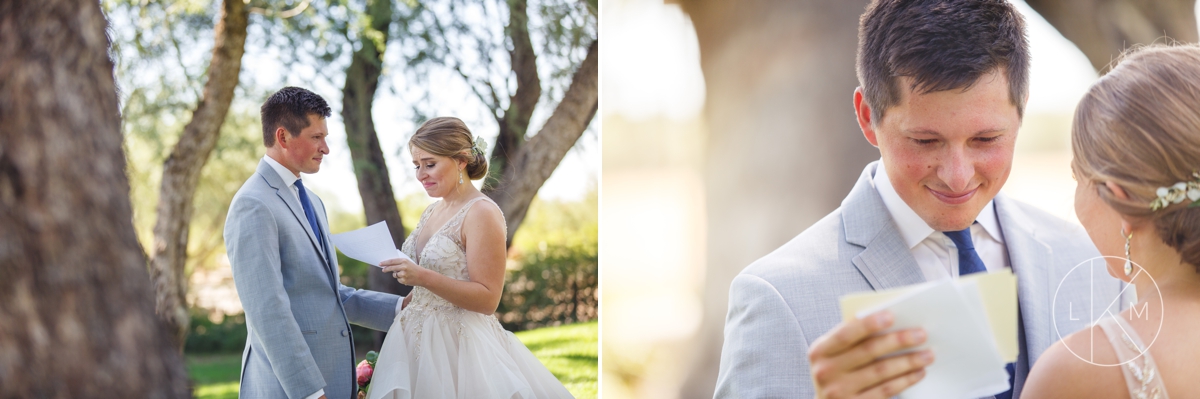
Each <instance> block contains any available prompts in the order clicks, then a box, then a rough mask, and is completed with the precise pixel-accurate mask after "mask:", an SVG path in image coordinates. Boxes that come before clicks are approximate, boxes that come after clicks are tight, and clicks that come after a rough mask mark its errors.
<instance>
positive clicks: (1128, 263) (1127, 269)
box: [1121, 227, 1133, 276]
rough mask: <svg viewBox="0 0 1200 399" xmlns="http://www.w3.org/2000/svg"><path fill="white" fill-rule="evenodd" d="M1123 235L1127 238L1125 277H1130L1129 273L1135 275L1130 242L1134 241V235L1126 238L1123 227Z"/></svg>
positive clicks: (1130, 234) (1131, 234)
mask: <svg viewBox="0 0 1200 399" xmlns="http://www.w3.org/2000/svg"><path fill="white" fill-rule="evenodd" d="M1121 235H1122V236H1125V275H1126V276H1128V275H1129V273H1133V262H1132V261H1130V260H1129V240H1132V239H1133V233H1129V235H1127V236H1126V235H1125V228H1124V227H1122V228H1121Z"/></svg>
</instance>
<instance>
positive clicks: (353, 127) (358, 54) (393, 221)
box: [342, 0, 412, 350]
mask: <svg viewBox="0 0 1200 399" xmlns="http://www.w3.org/2000/svg"><path fill="white" fill-rule="evenodd" d="M367 14H368V15H369V16H370V20H371V23H370V30H371V31H372V32H371V34H367V33H366V32H364V33H362V34H360V35H359V41H360V44H361V46H362V47H361V48H360V49H359V50H358V51H355V52H354V56H353V58H352V59H351V61H350V67H349V68H347V69H346V84H345V87H344V88H343V89H342V120H343V121H344V122H345V124H346V142H347V144H348V145H349V147H350V159H351V161H352V162H353V164H354V175H355V176H356V177H357V178H358V194H359V196H360V197H362V203H363V210H365V211H366V216H367V225H368V226H369V225H372V224H375V223H378V222H380V221H387V225H388V230H390V232H391V233H392V241H394V242H395V243H396V247H397V248H399V247H400V246H401V245H404V238H405V233H404V224H402V223H401V222H400V208H399V207H398V206H397V205H396V196H395V194H394V193H393V192H392V182H391V180H390V178H389V176H388V169H387V163H385V162H384V158H383V150H382V149H381V148H380V146H379V136H377V135H376V132H375V122H374V119H372V117H371V109H372V107H373V104H374V103H375V90H376V89H377V88H378V87H379V76H380V74H382V72H383V52H384V50H385V49H386V46H387V32H388V28H389V27H390V25H391V23H392V1H391V0H371V1H368V2H367ZM364 31H365V30H364ZM372 270H373V269H372ZM367 288H369V289H371V290H373V291H380V292H390V293H393V294H398V295H408V293H409V292H410V291H412V287H410V286H407V285H402V284H400V283H399V282H397V281H396V279H394V278H391V276H390V275H389V274H387V273H368V276H367ZM385 334H386V333H384V332H382V331H375V332H373V337H374V339H375V343H374V347H375V349H376V350H378V349H379V348H380V346H381V345H383V338H384V336H385Z"/></svg>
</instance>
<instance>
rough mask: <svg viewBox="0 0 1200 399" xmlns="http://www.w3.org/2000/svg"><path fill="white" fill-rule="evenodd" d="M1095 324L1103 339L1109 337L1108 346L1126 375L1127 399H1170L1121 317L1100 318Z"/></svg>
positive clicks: (1154, 367) (1150, 360) (1138, 340)
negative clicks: (1098, 327)
mask: <svg viewBox="0 0 1200 399" xmlns="http://www.w3.org/2000/svg"><path fill="white" fill-rule="evenodd" d="M1096 324H1097V325H1098V326H1100V328H1101V329H1102V330H1104V335H1107V336H1108V342H1109V344H1111V345H1112V348H1113V351H1114V352H1116V354H1117V361H1118V362H1120V363H1121V372H1122V373H1123V374H1124V375H1125V386H1126V387H1128V388H1129V397H1130V398H1133V399H1169V397H1168V396H1167V389H1166V387H1165V386H1164V385H1163V380H1162V376H1161V375H1160V374H1159V372H1158V366H1157V365H1156V364H1155V363H1154V358H1153V357H1152V356H1150V351H1149V350H1148V349H1149V348H1147V347H1146V345H1145V344H1144V343H1143V342H1142V340H1141V338H1140V337H1138V335H1137V331H1134V329H1133V327H1132V326H1130V325H1129V323H1128V322H1126V321H1125V320H1124V319H1122V316H1120V315H1118V316H1116V317H1108V318H1102V319H1100V321H1098V322H1096Z"/></svg>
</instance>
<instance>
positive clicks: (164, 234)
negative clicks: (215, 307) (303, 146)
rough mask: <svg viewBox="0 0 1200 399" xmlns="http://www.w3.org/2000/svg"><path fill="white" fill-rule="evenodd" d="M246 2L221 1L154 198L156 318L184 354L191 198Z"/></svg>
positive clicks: (217, 119)
mask: <svg viewBox="0 0 1200 399" xmlns="http://www.w3.org/2000/svg"><path fill="white" fill-rule="evenodd" d="M248 16H249V15H248V12H247V9H246V4H245V2H243V1H240V0H229V1H225V2H224V8H223V9H222V11H221V20H220V22H217V26H216V39H215V40H214V42H213V54H212V61H211V62H210V63H209V66H208V82H207V83H205V84H204V93H203V94H202V96H201V97H200V103H199V104H198V105H196V111H195V112H193V113H192V120H191V121H190V122H188V124H187V126H184V128H183V134H182V135H180V136H179V142H178V143H176V144H175V149H174V150H172V151H171V156H170V157H168V158H167V161H166V162H165V163H164V164H163V174H162V188H161V189H160V190H159V197H158V212H157V213H158V215H157V216H158V219H157V220H156V221H155V223H154V244H153V245H154V247H153V248H151V261H150V276H151V278H152V279H153V280H154V287H155V291H156V294H157V295H156V298H155V299H156V304H157V307H156V309H157V312H158V315H159V317H162V318H163V319H164V320H166V321H167V324H168V325H169V326H171V328H172V330H173V331H174V334H175V338H176V339H177V340H178V342H177V343H178V345H179V348H180V349H181V350H182V348H183V342H184V338H185V337H186V335H187V328H188V309H187V275H186V273H185V272H184V265H185V263H186V261H187V246H188V245H187V244H188V226H189V225H190V224H191V220H192V200H193V198H194V197H195V193H196V184H197V183H198V182H199V180H200V170H201V169H202V168H204V163H205V162H208V156H209V154H211V153H212V150H213V147H215V146H216V144H217V137H218V136H219V135H220V133H221V124H223V123H224V122H225V114H226V113H228V112H229V104H230V102H232V101H233V90H234V88H236V87H237V83H238V73H239V72H240V71H241V69H242V53H244V52H245V48H246V25H247V23H248Z"/></svg>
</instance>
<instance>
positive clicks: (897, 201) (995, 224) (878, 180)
mask: <svg viewBox="0 0 1200 399" xmlns="http://www.w3.org/2000/svg"><path fill="white" fill-rule="evenodd" d="M872 183H874V184H875V190H876V191H879V197H880V198H882V199H883V205H884V206H885V207H887V210H888V213H890V214H891V215H892V220H893V221H895V222H896V229H897V230H900V237H902V238H904V243H905V244H906V245H908V248H909V249H912V248H913V247H916V246H917V244H920V243H921V241H925V239H926V238H928V237H929V235H930V234H933V233H934V232H935V231H934V230H933V228H932V227H929V225H928V224H926V223H925V220H923V219H921V216H919V215H917V212H916V211H913V210H912V208H911V207H909V206H908V203H906V202H904V199H902V198H900V194H898V193H896V188H895V187H893V186H892V180H891V179H890V178H888V175H887V168H885V167H884V164H883V161H880V162H879V167H877V168H875V177H874V178H872ZM994 202H995V201H988V203H987V205H986V206H984V207H983V210H981V211H980V212H979V215H978V216H976V217H975V222H976V223H979V226H980V227H982V228H983V231H984V232H985V233H987V235H988V236H990V237H991V238H992V239H993V240H996V242H1000V243H1003V242H1004V239H1003V238H1002V237H1003V236H1002V235H1001V234H1000V223H999V221H998V220H997V219H996V209H995V206H993V204H994Z"/></svg>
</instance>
